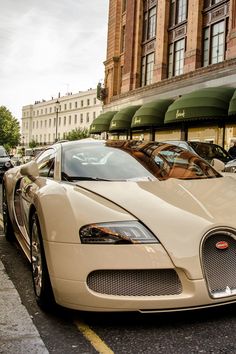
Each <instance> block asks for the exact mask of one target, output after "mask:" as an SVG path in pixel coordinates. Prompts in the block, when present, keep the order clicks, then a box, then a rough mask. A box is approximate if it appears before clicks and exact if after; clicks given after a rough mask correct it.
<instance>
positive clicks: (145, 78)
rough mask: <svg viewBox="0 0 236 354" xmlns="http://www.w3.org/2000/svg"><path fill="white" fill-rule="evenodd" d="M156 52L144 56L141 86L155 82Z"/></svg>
mask: <svg viewBox="0 0 236 354" xmlns="http://www.w3.org/2000/svg"><path fill="white" fill-rule="evenodd" d="M153 65H154V53H150V54H148V55H146V56H145V57H143V58H142V69H141V86H146V85H150V84H152V82H153Z"/></svg>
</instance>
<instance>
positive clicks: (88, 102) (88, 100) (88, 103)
mask: <svg viewBox="0 0 236 354" xmlns="http://www.w3.org/2000/svg"><path fill="white" fill-rule="evenodd" d="M89 105H90V99H89V98H88V99H87V106H89Z"/></svg>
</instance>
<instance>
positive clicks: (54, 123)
mask: <svg viewBox="0 0 236 354" xmlns="http://www.w3.org/2000/svg"><path fill="white" fill-rule="evenodd" d="M53 125H54V127H55V126H56V118H54V122H53Z"/></svg>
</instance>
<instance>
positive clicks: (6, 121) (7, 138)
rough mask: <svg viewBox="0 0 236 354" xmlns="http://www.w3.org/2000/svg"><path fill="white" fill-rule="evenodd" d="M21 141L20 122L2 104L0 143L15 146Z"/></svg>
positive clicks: (0, 112) (0, 110)
mask: <svg viewBox="0 0 236 354" xmlns="http://www.w3.org/2000/svg"><path fill="white" fill-rule="evenodd" d="M19 143H20V124H19V122H18V120H17V119H16V118H14V117H13V115H12V114H11V112H10V111H9V110H8V109H7V108H6V107H4V106H0V145H4V146H8V147H15V146H17V145H18V144H19Z"/></svg>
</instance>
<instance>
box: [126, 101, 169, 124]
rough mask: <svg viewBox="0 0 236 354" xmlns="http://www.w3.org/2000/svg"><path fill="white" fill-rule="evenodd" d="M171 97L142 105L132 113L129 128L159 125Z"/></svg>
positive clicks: (162, 121)
mask: <svg viewBox="0 0 236 354" xmlns="http://www.w3.org/2000/svg"><path fill="white" fill-rule="evenodd" d="M172 102H173V100H172V99H160V100H156V101H151V102H148V103H145V104H144V105H142V106H141V107H140V108H139V109H138V110H137V111H136V112H135V114H134V116H133V119H132V122H131V128H145V127H160V126H163V125H164V118H165V113H166V111H167V109H168V107H169V105H170V104H171V103H172Z"/></svg>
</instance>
